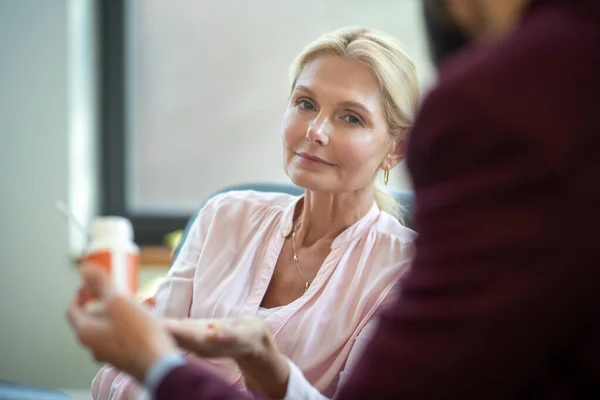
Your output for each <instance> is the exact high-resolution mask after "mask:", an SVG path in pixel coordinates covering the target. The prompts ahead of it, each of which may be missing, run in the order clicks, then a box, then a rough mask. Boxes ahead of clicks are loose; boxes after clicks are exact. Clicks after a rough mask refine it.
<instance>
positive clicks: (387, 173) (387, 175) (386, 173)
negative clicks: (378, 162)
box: [383, 164, 390, 185]
mask: <svg viewBox="0 0 600 400" xmlns="http://www.w3.org/2000/svg"><path fill="white" fill-rule="evenodd" d="M389 179H390V164H388V166H387V169H384V170H383V184H384V185H387V184H388V180H389Z"/></svg>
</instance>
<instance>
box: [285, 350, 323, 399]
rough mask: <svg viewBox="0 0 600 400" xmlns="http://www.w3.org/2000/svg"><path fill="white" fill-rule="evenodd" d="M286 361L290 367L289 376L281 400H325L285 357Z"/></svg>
mask: <svg viewBox="0 0 600 400" xmlns="http://www.w3.org/2000/svg"><path fill="white" fill-rule="evenodd" d="M286 361H287V363H288V365H289V367H290V376H289V378H288V385H287V392H286V394H285V397H284V398H283V400H327V397H325V396H323V395H322V394H321V392H319V391H318V390H317V388H315V387H314V386H313V385H311V384H310V382H309V381H307V380H306V378H305V377H304V374H303V373H302V371H300V368H298V367H297V366H296V364H294V363H293V362H292V361H291V360H290V359H289V358H287V357H286Z"/></svg>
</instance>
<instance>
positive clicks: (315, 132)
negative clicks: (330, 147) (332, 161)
mask: <svg viewBox="0 0 600 400" xmlns="http://www.w3.org/2000/svg"><path fill="white" fill-rule="evenodd" d="M330 129H331V128H330V123H329V120H328V118H321V117H319V116H317V117H316V118H315V119H314V120H313V121H312V123H311V124H310V125H308V129H307V130H306V141H307V142H308V143H315V144H319V145H321V146H327V144H328V143H329V133H330Z"/></svg>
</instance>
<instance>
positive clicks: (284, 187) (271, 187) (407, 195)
mask: <svg viewBox="0 0 600 400" xmlns="http://www.w3.org/2000/svg"><path fill="white" fill-rule="evenodd" d="M234 190H256V191H257V192H272V193H287V194H291V195H293V196H300V195H301V194H303V193H304V189H303V188H301V187H298V186H296V185H294V184H293V183H290V182H269V181H264V182H254V183H245V184H241V185H232V186H227V187H225V188H223V189H221V190H219V191H217V192H215V193H213V194H211V195H210V196H208V197H207V198H206V199H204V201H203V202H202V204H201V205H200V208H199V209H198V211H197V212H195V213H194V214H193V215H192V216H191V217H190V219H189V220H188V223H187V225H186V227H185V230H184V232H183V236H182V237H181V242H180V243H184V242H185V239H186V238H187V235H188V232H189V230H190V227H191V226H192V223H193V222H194V220H195V219H196V216H197V215H198V212H199V210H201V209H202V207H204V205H205V204H206V202H207V201H208V200H210V199H211V198H212V197H213V196H216V195H217V194H220V193H225V192H230V191H234ZM389 192H390V194H391V195H393V196H394V197H395V198H396V200H397V201H398V203H399V204H400V206H401V207H402V209H403V210H404V213H403V214H404V223H405V224H406V225H407V226H409V227H410V226H411V222H412V218H411V217H412V211H413V195H412V192H410V191H407V190H390V191H389ZM177 254H179V248H177V250H176V251H175V254H174V255H173V260H174V259H175V258H176V257H177Z"/></svg>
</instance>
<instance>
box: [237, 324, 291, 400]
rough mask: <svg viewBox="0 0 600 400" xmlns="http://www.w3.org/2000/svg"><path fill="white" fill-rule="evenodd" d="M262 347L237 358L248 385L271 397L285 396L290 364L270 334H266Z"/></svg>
mask: <svg viewBox="0 0 600 400" xmlns="http://www.w3.org/2000/svg"><path fill="white" fill-rule="evenodd" d="M261 342H262V345H261V346H260V348H257V349H254V351H252V352H251V353H248V354H246V355H244V356H241V357H237V358H236V359H235V361H236V363H237V364H238V366H239V368H240V371H241V372H242V375H243V376H244V380H245V381H246V386H247V387H248V388H249V389H251V390H252V391H254V392H257V393H259V394H262V395H264V396H267V397H270V398H276V399H280V398H283V397H285V394H286V392H287V385H288V379H289V374H290V372H289V365H288V363H287V360H286V358H285V357H284V356H283V354H281V352H280V351H279V349H277V346H276V345H275V342H274V341H273V339H272V338H271V337H270V335H268V334H265V337H264V339H263V340H262V341H261Z"/></svg>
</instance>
